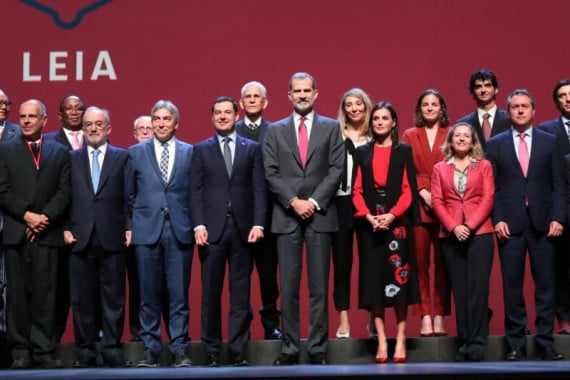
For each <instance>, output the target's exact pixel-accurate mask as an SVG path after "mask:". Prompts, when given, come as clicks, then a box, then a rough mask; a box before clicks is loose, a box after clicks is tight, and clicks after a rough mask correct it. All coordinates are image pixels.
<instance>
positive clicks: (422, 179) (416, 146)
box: [402, 127, 449, 223]
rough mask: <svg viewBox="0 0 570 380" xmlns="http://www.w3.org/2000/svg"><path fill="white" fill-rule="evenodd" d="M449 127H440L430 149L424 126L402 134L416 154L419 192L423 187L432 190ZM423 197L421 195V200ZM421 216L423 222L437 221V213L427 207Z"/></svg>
mask: <svg viewBox="0 0 570 380" xmlns="http://www.w3.org/2000/svg"><path fill="white" fill-rule="evenodd" d="M448 131H449V128H448V127H439V128H438V130H437V135H436V137H435V142H434V144H433V148H432V149H431V150H430V148H429V142H428V139H427V134H426V132H425V129H424V127H413V128H408V129H406V130H405V131H404V134H403V135H402V141H404V142H405V143H407V144H408V145H410V146H411V147H412V155H413V156H414V166H415V169H416V183H417V185H418V188H417V190H418V193H419V192H420V190H422V189H426V190H427V191H429V192H431V175H432V172H433V167H434V165H435V164H436V163H438V162H439V161H441V160H443V153H442V152H441V149H440V147H441V146H442V145H443V143H444V142H445V138H446V136H447V132H448ZM421 199H422V198H421V197H420V200H421ZM420 216H421V219H422V222H423V223H437V219H436V217H435V214H434V213H433V212H431V211H427V210H426V209H425V207H420Z"/></svg>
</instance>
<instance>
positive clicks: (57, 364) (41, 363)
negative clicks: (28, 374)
mask: <svg viewBox="0 0 570 380" xmlns="http://www.w3.org/2000/svg"><path fill="white" fill-rule="evenodd" d="M35 364H36V367H38V368H42V369H58V368H63V362H62V361H61V360H59V359H58V358H56V357H55V356H54V355H49V354H48V355H42V356H41V357H38V358H37V359H36V360H35Z"/></svg>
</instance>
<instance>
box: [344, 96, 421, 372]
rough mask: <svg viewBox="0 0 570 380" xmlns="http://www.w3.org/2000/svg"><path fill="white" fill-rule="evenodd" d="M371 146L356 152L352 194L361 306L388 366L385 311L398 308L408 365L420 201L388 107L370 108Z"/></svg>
mask: <svg viewBox="0 0 570 380" xmlns="http://www.w3.org/2000/svg"><path fill="white" fill-rule="evenodd" d="M370 127H371V130H372V134H373V141H372V142H371V143H369V144H367V145H364V146H362V147H359V148H358V149H357V150H356V154H355V156H356V161H357V162H358V167H357V172H356V179H355V184H354V189H353V202H354V207H355V210H356V211H355V215H354V216H355V229H356V236H357V239H358V247H359V250H360V251H359V256H360V271H359V289H358V302H359V307H360V308H363V309H367V310H369V311H371V312H372V316H373V318H374V325H375V327H376V330H377V332H378V348H377V351H376V362H377V363H386V362H387V361H388V343H387V339H386V332H385V329H384V318H385V308H386V307H394V311H395V314H396V321H397V326H398V331H397V334H396V347H395V350H394V362H395V363H403V362H405V361H406V334H405V330H406V317H407V310H408V305H410V304H414V303H418V302H419V289H418V282H417V274H416V268H415V256H414V252H413V249H412V244H413V243H412V239H411V236H410V232H411V228H410V227H411V226H413V225H417V224H418V223H419V202H418V195H417V193H416V191H415V189H416V183H415V181H416V180H415V172H414V164H413V158H412V152H411V148H410V147H409V146H408V145H406V144H404V143H401V142H399V140H398V128H397V114H396V111H395V110H394V108H393V107H392V105H391V104H390V103H387V102H381V103H378V104H377V105H375V106H374V107H373V108H372V117H371V121H370Z"/></svg>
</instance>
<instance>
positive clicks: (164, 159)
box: [158, 143, 169, 184]
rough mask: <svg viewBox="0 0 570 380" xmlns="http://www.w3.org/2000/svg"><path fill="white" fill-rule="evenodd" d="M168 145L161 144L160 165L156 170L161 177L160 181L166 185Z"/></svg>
mask: <svg viewBox="0 0 570 380" xmlns="http://www.w3.org/2000/svg"><path fill="white" fill-rule="evenodd" d="M168 158H169V156H168V143H164V144H162V153H161V154H160V163H159V165H158V168H159V169H160V174H161V176H162V181H163V182H164V183H165V184H166V183H167V182H168Z"/></svg>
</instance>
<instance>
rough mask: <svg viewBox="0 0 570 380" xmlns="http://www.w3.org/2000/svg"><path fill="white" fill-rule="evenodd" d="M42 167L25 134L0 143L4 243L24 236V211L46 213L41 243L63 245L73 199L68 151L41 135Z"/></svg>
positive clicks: (19, 240)
mask: <svg viewBox="0 0 570 380" xmlns="http://www.w3.org/2000/svg"><path fill="white" fill-rule="evenodd" d="M42 140H43V141H42V148H41V157H40V165H39V169H37V168H36V165H35V163H34V160H33V157H32V153H31V151H30V149H29V147H28V144H27V143H26V141H25V140H24V138H23V137H21V136H20V137H18V138H13V139H11V140H8V141H5V142H3V143H2V144H0V208H1V209H2V210H4V230H3V240H4V244H5V245H19V244H21V243H23V242H24V240H25V231H26V223H25V222H24V219H23V218H24V213H25V212H26V211H32V212H35V213H39V214H45V215H47V217H48V218H49V220H50V224H49V226H48V227H47V228H46V230H45V231H44V232H43V233H41V234H40V236H39V240H38V242H39V244H43V245H48V246H54V247H59V246H63V245H64V242H63V226H64V223H65V217H66V216H67V207H68V205H69V199H70V195H71V192H70V184H69V154H68V151H67V149H65V148H64V147H62V146H61V145H59V144H57V143H55V142H53V141H50V140H46V139H42Z"/></svg>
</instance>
